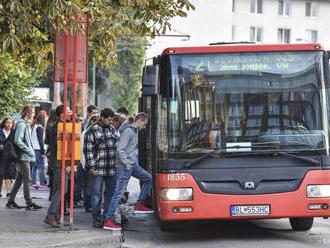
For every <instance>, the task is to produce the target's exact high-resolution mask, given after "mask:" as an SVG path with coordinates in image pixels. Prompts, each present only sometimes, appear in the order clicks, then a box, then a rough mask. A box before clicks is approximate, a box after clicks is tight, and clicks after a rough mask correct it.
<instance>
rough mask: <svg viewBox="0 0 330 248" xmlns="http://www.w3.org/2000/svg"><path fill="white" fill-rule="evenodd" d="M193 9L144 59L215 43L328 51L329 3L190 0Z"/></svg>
mask: <svg viewBox="0 0 330 248" xmlns="http://www.w3.org/2000/svg"><path fill="white" fill-rule="evenodd" d="M191 2H192V3H193V4H194V5H195V7H196V9H195V10H193V11H190V12H188V16H187V17H186V18H174V19H173V20H172V22H171V23H172V30H171V31H170V32H169V33H168V34H183V35H189V37H190V38H189V39H184V38H172V37H156V38H155V39H153V40H151V41H150V47H149V49H148V50H147V58H150V57H153V56H156V55H158V54H160V53H161V52H162V51H163V50H164V49H165V48H167V47H175V46H205V45H208V44H209V43H214V42H233V41H234V42H240V41H253V42H257V43H264V44H271V43H310V42H312V43H314V42H315V43H321V44H323V45H324V46H325V47H326V48H327V49H330V25H329V24H328V18H329V13H330V0H191Z"/></svg>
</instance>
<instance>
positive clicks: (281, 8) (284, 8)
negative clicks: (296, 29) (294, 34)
mask: <svg viewBox="0 0 330 248" xmlns="http://www.w3.org/2000/svg"><path fill="white" fill-rule="evenodd" d="M290 9H291V0H279V1H278V14H279V15H282V16H289V15H290Z"/></svg>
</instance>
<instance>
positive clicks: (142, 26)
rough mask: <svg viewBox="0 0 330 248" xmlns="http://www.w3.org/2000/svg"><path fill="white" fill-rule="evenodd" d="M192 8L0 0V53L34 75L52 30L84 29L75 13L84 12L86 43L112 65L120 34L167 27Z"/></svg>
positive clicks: (46, 58)
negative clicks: (86, 28)
mask: <svg viewBox="0 0 330 248" xmlns="http://www.w3.org/2000/svg"><path fill="white" fill-rule="evenodd" d="M192 8H194V7H193V5H192V4H191V3H190V2H189V1H188V0H0V53H1V54H4V53H6V54H7V55H6V56H5V57H8V56H9V58H10V61H15V63H19V64H21V65H22V70H24V71H26V72H32V74H33V75H34V76H35V77H36V78H38V77H40V76H42V75H44V73H45V71H46V68H47V66H49V65H51V63H52V61H53V41H54V34H55V33H56V32H62V31H64V30H66V31H68V32H71V33H74V32H75V31H77V30H81V29H83V28H84V24H83V23H82V22H80V19H79V18H81V17H82V16H88V18H89V23H90V24H89V49H90V50H92V51H93V52H94V56H95V57H96V60H97V61H98V62H102V63H104V64H105V65H111V64H114V63H115V62H116V57H117V55H116V42H117V40H118V38H119V37H121V36H123V35H127V34H132V33H133V34H136V35H144V34H146V33H151V34H156V33H160V32H166V30H167V29H169V28H170V23H169V20H170V19H171V18H172V17H174V16H186V13H185V11H186V10H190V9H192ZM1 63H3V64H4V63H7V61H6V60H5V61H2V62H1ZM0 80H3V79H2V78H1V75H0ZM1 107H2V106H0V108H1Z"/></svg>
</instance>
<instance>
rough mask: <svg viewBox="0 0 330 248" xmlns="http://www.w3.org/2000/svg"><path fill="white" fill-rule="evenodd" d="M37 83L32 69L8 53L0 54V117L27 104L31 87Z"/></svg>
mask: <svg viewBox="0 0 330 248" xmlns="http://www.w3.org/2000/svg"><path fill="white" fill-rule="evenodd" d="M36 84H37V81H36V79H35V77H34V73H33V71H32V70H29V69H27V68H25V67H24V63H22V62H19V61H15V60H14V59H13V58H12V57H11V56H10V54H8V53H1V54H0V118H2V117H5V116H8V115H9V114H11V113H13V112H18V111H19V109H20V108H21V107H22V106H23V105H24V104H27V101H28V100H27V99H28V97H29V95H30V93H31V88H32V87H33V86H35V85H36Z"/></svg>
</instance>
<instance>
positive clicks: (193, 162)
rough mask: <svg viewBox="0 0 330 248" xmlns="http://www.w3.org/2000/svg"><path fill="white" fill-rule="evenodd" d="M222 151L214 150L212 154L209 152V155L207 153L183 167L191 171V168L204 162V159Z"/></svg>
mask: <svg viewBox="0 0 330 248" xmlns="http://www.w3.org/2000/svg"><path fill="white" fill-rule="evenodd" d="M221 150H222V149H221V148H219V149H214V150H213V151H211V152H208V153H206V154H204V155H202V156H200V157H198V158H196V159H193V160H191V161H189V162H187V163H185V164H184V166H183V167H184V168H186V169H190V167H191V166H193V165H195V164H197V163H198V162H200V161H202V160H203V159H205V158H207V157H209V156H210V155H212V154H214V153H216V152H217V151H221Z"/></svg>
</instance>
